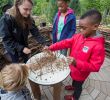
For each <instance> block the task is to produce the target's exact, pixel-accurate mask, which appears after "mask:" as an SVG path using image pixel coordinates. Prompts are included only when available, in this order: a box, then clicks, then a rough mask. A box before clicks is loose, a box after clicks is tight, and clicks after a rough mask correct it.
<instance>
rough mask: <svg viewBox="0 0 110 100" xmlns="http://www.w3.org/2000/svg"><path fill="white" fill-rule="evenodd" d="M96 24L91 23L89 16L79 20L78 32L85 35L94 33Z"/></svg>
mask: <svg viewBox="0 0 110 100" xmlns="http://www.w3.org/2000/svg"><path fill="white" fill-rule="evenodd" d="M98 26H99V25H98V24H93V23H92V22H91V19H90V18H89V17H86V18H84V19H80V20H79V27H80V32H81V33H82V34H84V36H86V37H88V36H92V35H95V31H96V30H97V28H98Z"/></svg>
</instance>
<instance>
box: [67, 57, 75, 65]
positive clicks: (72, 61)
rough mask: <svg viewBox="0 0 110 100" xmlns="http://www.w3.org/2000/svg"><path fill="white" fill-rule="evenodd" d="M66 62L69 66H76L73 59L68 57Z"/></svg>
mask: <svg viewBox="0 0 110 100" xmlns="http://www.w3.org/2000/svg"><path fill="white" fill-rule="evenodd" d="M67 62H68V64H69V65H70V64H73V65H74V66H75V65H76V60H75V59H74V57H70V56H68V57H67Z"/></svg>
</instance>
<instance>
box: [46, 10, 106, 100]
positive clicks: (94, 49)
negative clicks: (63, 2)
mask: <svg viewBox="0 0 110 100" xmlns="http://www.w3.org/2000/svg"><path fill="white" fill-rule="evenodd" d="M101 19H102V16H101V13H100V12H99V11H97V10H95V9H92V10H89V11H88V12H86V13H85V14H84V15H82V16H81V18H80V20H79V26H80V28H81V32H80V33H78V34H75V35H74V36H73V37H72V38H70V39H66V40H63V41H60V42H57V43H55V44H53V45H51V46H50V47H47V48H45V49H47V50H51V51H55V50H61V49H65V48H70V49H71V52H70V57H68V60H69V61H71V60H72V63H71V65H70V69H71V73H70V76H71V77H72V79H73V83H72V86H66V87H65V89H66V90H74V93H73V95H66V96H65V97H64V98H65V100H79V97H80V95H81V92H82V85H83V83H84V81H85V79H86V78H87V77H88V76H89V74H90V73H91V72H98V71H99V69H100V67H101V65H102V63H103V61H104V57H105V50H104V38H103V36H102V35H101V34H100V33H99V32H98V31H97V29H98V26H99V24H100V22H101Z"/></svg>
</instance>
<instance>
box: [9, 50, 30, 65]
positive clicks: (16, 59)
mask: <svg viewBox="0 0 110 100" xmlns="http://www.w3.org/2000/svg"><path fill="white" fill-rule="evenodd" d="M9 55H10V57H11V60H12V63H18V62H19V58H20V57H21V58H22V60H23V62H24V63H26V62H27V60H28V56H29V55H27V54H24V53H21V54H18V53H17V52H16V53H15V54H11V53H9Z"/></svg>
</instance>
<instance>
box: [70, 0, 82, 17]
mask: <svg viewBox="0 0 110 100" xmlns="http://www.w3.org/2000/svg"><path fill="white" fill-rule="evenodd" d="M69 6H70V8H72V9H74V11H75V14H76V15H79V14H80V9H81V8H80V2H79V0H71V2H70V4H69Z"/></svg>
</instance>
